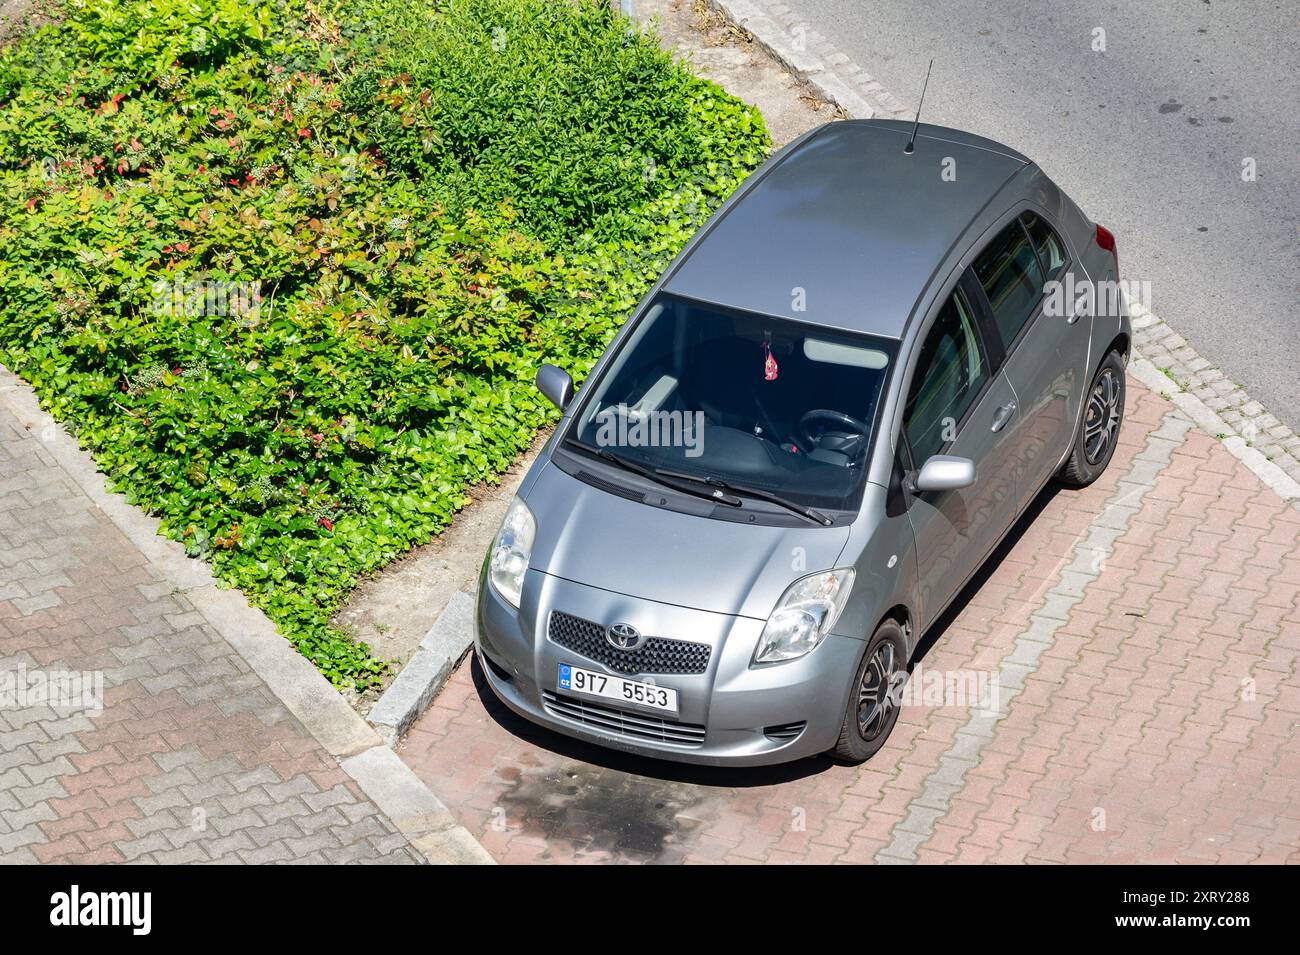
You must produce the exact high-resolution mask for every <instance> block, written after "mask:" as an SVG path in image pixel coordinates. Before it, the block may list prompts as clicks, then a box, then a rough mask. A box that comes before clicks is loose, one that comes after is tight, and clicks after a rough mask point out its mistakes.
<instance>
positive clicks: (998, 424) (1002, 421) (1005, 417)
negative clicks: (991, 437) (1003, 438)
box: [992, 401, 1016, 431]
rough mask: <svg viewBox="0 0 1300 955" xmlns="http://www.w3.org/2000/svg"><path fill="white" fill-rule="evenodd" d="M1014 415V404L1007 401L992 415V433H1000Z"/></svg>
mask: <svg viewBox="0 0 1300 955" xmlns="http://www.w3.org/2000/svg"><path fill="white" fill-rule="evenodd" d="M1015 413H1016V403H1015V402H1014V401H1008V402H1007V403H1006V404H1004V405H1003V406H1002V407H1001V408H999V409H998V410H997V412H996V413H995V414H994V415H993V428H992V430H993V431H1001V430H1002V429H1003V428H1005V427H1006V426H1007V422H1008V421H1010V420H1011V416H1012V415H1013V414H1015Z"/></svg>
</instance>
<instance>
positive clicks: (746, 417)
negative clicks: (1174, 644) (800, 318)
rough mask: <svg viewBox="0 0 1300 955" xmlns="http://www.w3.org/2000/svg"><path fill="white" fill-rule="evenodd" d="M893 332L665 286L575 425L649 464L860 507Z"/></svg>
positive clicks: (592, 446) (591, 446) (575, 434)
mask: <svg viewBox="0 0 1300 955" xmlns="http://www.w3.org/2000/svg"><path fill="white" fill-rule="evenodd" d="M896 347H897V343H896V342H895V341H893V340H890V339H882V338H876V337H873V336H869V335H856V334H850V333H847V332H841V331H835V330H833V329H829V328H821V327H818V326H815V325H809V324H807V323H805V322H796V321H791V320H789V319H783V318H777V317H774V316H769V315H758V314H754V313H750V312H743V311H740V310H736V309H730V308H727V307H725V306H721V305H712V304H709V303H706V302H697V301H693V300H691V299H686V298H681V297H679V296H675V295H671V294H668V293H661V294H660V295H659V296H658V297H657V298H656V299H655V301H654V302H653V303H652V304H651V305H650V307H649V308H648V309H647V310H646V312H645V313H644V315H643V316H642V317H641V318H640V319H639V320H638V322H637V324H636V326H635V327H634V328H633V329H632V330H631V331H630V333H629V335H628V337H627V339H626V341H625V342H624V343H623V345H622V346H621V347H620V348H619V350H618V352H617V353H616V354H615V355H614V356H613V358H612V359H611V360H610V362H609V364H608V366H607V367H606V369H605V370H603V371H602V372H601V374H600V375H599V377H598V378H597V379H596V380H591V379H588V381H587V382H585V383H584V384H583V392H584V393H585V397H584V399H583V403H582V405H580V407H579V408H578V410H577V411H576V412H575V413H574V418H573V424H572V425H571V427H570V430H569V432H568V434H567V436H566V437H567V438H570V439H573V440H574V441H576V442H577V444H578V445H579V448H580V449H581V448H586V449H587V450H592V451H609V452H612V453H614V454H616V455H618V456H619V457H620V458H623V459H625V460H629V461H632V462H634V463H635V464H638V465H640V466H642V467H646V468H652V469H653V468H666V469H669V470H671V471H673V472H676V473H678V474H688V475H692V476H695V477H699V478H704V479H719V480H722V481H726V482H727V483H729V484H734V485H743V486H745V487H749V488H757V489H759V490H762V491H767V492H771V493H776V494H779V495H781V496H782V497H785V498H788V499H790V500H793V501H796V502H798V503H799V504H801V505H804V506H807V507H813V508H817V509H820V510H854V509H855V508H856V507H857V505H858V502H859V501H860V500H861V496H862V486H863V482H864V480H865V472H866V467H865V463H866V462H867V461H869V460H870V451H871V446H872V442H873V439H874V431H875V421H876V410H877V408H878V407H879V402H880V395H881V393H882V390H883V388H884V385H885V382H886V380H887V379H888V377H889V371H890V365H891V363H892V360H893V356H894V351H895V348H896Z"/></svg>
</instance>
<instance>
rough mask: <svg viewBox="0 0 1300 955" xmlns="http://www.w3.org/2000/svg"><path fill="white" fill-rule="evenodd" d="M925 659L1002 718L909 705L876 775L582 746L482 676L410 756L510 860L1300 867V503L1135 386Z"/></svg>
mask: <svg viewBox="0 0 1300 955" xmlns="http://www.w3.org/2000/svg"><path fill="white" fill-rule="evenodd" d="M1129 387H1130V391H1129V399H1128V400H1129V405H1128V414H1127V420H1126V423H1125V425H1124V429H1123V431H1122V433H1121V444H1120V447H1119V448H1118V450H1117V451H1116V454H1115V458H1114V460H1113V461H1112V462H1111V465H1110V467H1109V469H1108V470H1107V471H1106V473H1105V474H1104V475H1103V477H1102V479H1101V480H1099V481H1098V482H1097V483H1096V484H1094V485H1093V486H1092V487H1090V488H1087V489H1085V490H1083V491H1079V492H1074V491H1067V490H1055V489H1051V488H1049V489H1048V490H1046V491H1045V492H1044V493H1043V494H1042V495H1040V498H1039V500H1038V502H1037V503H1036V505H1035V506H1034V508H1032V509H1031V513H1030V515H1028V518H1027V519H1026V520H1024V521H1022V522H1021V524H1020V526H1019V528H1018V530H1017V532H1016V533H1015V534H1013V537H1012V540H1011V542H1010V543H1009V546H1004V547H1003V548H1002V551H1001V554H1000V557H995V560H994V562H993V563H992V565H991V567H990V569H989V571H988V572H987V573H986V574H985V575H983V578H982V579H980V580H977V581H976V582H975V584H974V585H973V586H972V587H971V588H968V591H967V593H966V595H965V596H964V598H962V602H961V605H960V608H959V612H958V613H956V615H955V617H954V618H953V619H952V620H951V622H950V623H949V624H948V625H947V627H946V629H945V630H944V631H943V632H942V633H941V634H940V635H938V636H937V639H935V641H934V642H933V644H932V646H929V648H928V650H927V651H926V652H925V654H924V656H923V660H922V663H923V666H924V667H925V668H926V669H930V670H933V671H952V670H957V669H966V670H983V671H992V672H995V673H997V674H998V676H999V679H1000V684H1001V688H1002V693H1001V697H1002V699H1001V706H1002V713H1001V715H1000V718H990V717H986V716H982V715H981V714H980V713H979V712H978V711H973V710H971V709H967V708H964V707H926V706H913V707H907V708H905V709H904V711H903V716H902V718H901V720H900V723H899V725H898V727H897V729H896V730H895V732H894V735H893V737H892V738H891V739H890V741H889V743H888V744H887V745H886V746H885V748H884V749H883V750H881V752H880V753H879V754H877V755H876V757H874V758H873V759H872V760H871V761H870V762H869V763H867V764H865V765H864V766H862V767H844V766H836V765H832V764H830V763H829V762H824V761H817V760H812V761H805V762H803V763H799V764H794V765H791V766H787V767H778V768H774V769H761V770H760V769H755V770H744V771H739V770H737V771H722V770H700V769H693V768H687V767H681V766H676V765H673V764H669V763H660V762H657V761H653V760H645V759H637V758H631V757H624V756H620V755H616V754H613V753H611V752H608V751H604V750H600V749H597V748H594V747H590V746H586V745H583V744H579V743H576V742H574V741H571V740H568V739H566V738H563V737H560V736H558V735H556V734H553V733H550V732H548V731H544V730H541V729H539V728H536V727H533V726H532V725H530V724H526V723H523V722H522V721H520V720H519V719H517V718H515V717H514V716H513V715H512V714H510V713H509V712H508V711H506V710H504V708H503V707H501V706H500V705H499V704H498V703H496V701H495V700H494V699H493V697H492V695H491V691H490V689H488V688H487V687H486V686H485V685H483V684H482V682H481V678H476V677H475V675H474V673H473V672H472V669H471V666H470V664H469V663H466V664H464V665H463V666H462V667H461V669H460V670H459V671H458V672H457V674H456V675H455V677H454V678H453V679H452V681H451V683H450V684H449V685H448V688H447V689H446V690H445V691H444V692H443V694H442V695H441V697H439V698H438V699H437V700H436V701H435V703H434V705H433V706H432V707H431V708H430V709H429V710H428V711H427V712H426V713H425V715H424V716H423V717H422V718H421V719H420V720H419V721H417V723H416V724H415V727H414V728H413V729H412V731H411V733H410V735H409V736H408V737H407V740H406V742H405V744H404V747H403V748H402V750H401V755H402V758H403V759H404V760H405V761H406V762H407V763H408V764H409V765H410V766H411V767H412V768H413V769H415V771H416V772H417V773H418V774H420V775H421V776H422V777H423V778H425V779H427V780H430V781H431V782H432V781H436V783H437V787H438V791H439V793H440V794H441V795H442V797H443V798H444V799H445V800H446V801H447V802H448V803H449V805H450V807H451V809H452V811H453V812H454V813H455V814H456V816H457V818H458V819H459V820H460V821H461V822H462V823H463V824H464V825H465V826H466V827H467V828H469V830H470V831H471V832H472V833H473V834H474V835H475V836H476V837H478V838H479V839H480V840H481V841H482V842H483V844H484V846H486V847H487V848H488V850H489V851H491V852H492V853H493V854H494V855H495V856H496V857H497V858H498V859H499V860H500V861H503V862H525V861H546V862H564V861H583V862H871V861H875V862H882V863H890V862H910V861H920V862H947V861H955V862H1022V861H1029V862H1288V861H1289V862H1300V728H1298V727H1297V721H1298V720H1300V673H1297V667H1296V660H1297V652H1298V651H1300V511H1298V510H1297V509H1296V508H1295V507H1294V506H1292V505H1290V504H1288V503H1286V502H1284V501H1283V500H1282V499H1281V498H1279V497H1278V496H1277V495H1276V494H1275V493H1274V492H1273V491H1271V490H1269V489H1268V488H1267V487H1266V486H1265V485H1264V484H1263V483H1262V482H1261V481H1260V479H1259V478H1258V477H1256V475H1255V474H1254V473H1253V472H1252V471H1250V470H1249V469H1247V468H1246V467H1245V466H1244V465H1243V464H1242V463H1241V462H1240V461H1239V460H1238V459H1237V458H1236V457H1234V456H1233V455H1232V454H1230V453H1229V452H1228V451H1227V450H1226V449H1225V448H1224V446H1223V445H1222V444H1221V443H1219V442H1218V441H1216V440H1215V439H1214V438H1213V437H1211V436H1210V435H1209V434H1206V433H1205V432H1203V431H1201V430H1199V429H1198V428H1197V427H1196V426H1194V425H1193V423H1192V421H1191V420H1190V419H1189V418H1188V417H1187V416H1186V415H1185V414H1184V413H1183V412H1182V411H1181V410H1180V409H1179V408H1177V407H1175V406H1174V405H1173V404H1172V403H1171V402H1170V401H1168V400H1166V399H1165V398H1162V397H1161V396H1159V395H1157V394H1155V393H1153V392H1151V391H1150V390H1148V389H1147V388H1145V387H1144V386H1143V385H1142V384H1140V383H1139V382H1137V381H1136V380H1133V379H1132V378H1130V381H1129Z"/></svg>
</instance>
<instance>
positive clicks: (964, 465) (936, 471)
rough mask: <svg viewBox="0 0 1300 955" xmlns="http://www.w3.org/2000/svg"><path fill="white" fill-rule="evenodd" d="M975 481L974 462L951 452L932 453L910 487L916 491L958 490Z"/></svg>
mask: <svg viewBox="0 0 1300 955" xmlns="http://www.w3.org/2000/svg"><path fill="white" fill-rule="evenodd" d="M974 483H975V462H974V461H972V460H971V459H970V458H959V457H955V456H953V455H951V454H935V455H932V456H931V457H930V458H929V459H928V460H927V461H926V462H925V464H923V465H922V466H921V472H920V473H919V474H917V476H916V480H915V481H913V482H912V487H913V488H914V489H915V490H917V491H959V490H961V489H962V488H964V487H970V486H971V485H972V484H974Z"/></svg>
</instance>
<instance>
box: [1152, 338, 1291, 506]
mask: <svg viewBox="0 0 1300 955" xmlns="http://www.w3.org/2000/svg"><path fill="white" fill-rule="evenodd" d="M1129 374H1131V375H1132V376H1133V377H1134V378H1136V379H1137V380H1138V381H1140V382H1142V384H1144V385H1146V386H1147V387H1148V388H1150V389H1151V390H1152V391H1154V392H1155V393H1156V394H1158V395H1159V394H1163V395H1167V396H1168V397H1169V400H1170V401H1172V402H1173V403H1174V404H1175V405H1177V406H1178V407H1179V408H1181V409H1182V410H1183V411H1184V412H1185V413H1186V414H1187V416H1188V417H1189V418H1191V419H1192V420H1193V421H1194V422H1196V424H1197V426H1198V427H1199V428H1200V429H1201V430H1202V431H1204V432H1206V433H1207V434H1209V435H1210V437H1212V438H1215V437H1217V438H1218V440H1219V442H1220V443H1221V444H1222V445H1223V446H1224V447H1225V448H1227V449H1228V451H1229V452H1230V453H1231V454H1232V456H1233V457H1235V458H1236V459H1237V460H1238V461H1240V462H1241V463H1242V464H1244V465H1246V467H1248V468H1250V470H1251V471H1253V472H1254V473H1255V476H1256V477H1257V478H1259V479H1260V480H1261V481H1263V482H1264V483H1265V484H1266V485H1268V487H1269V488H1271V489H1272V490H1273V492H1274V493H1275V494H1277V496H1278V497H1280V498H1282V500H1284V501H1295V500H1300V481H1296V480H1295V479H1294V478H1293V477H1291V476H1290V475H1289V474H1287V473H1286V472H1285V471H1283V470H1282V469H1281V468H1280V467H1278V466H1277V465H1276V464H1274V463H1273V462H1272V461H1270V460H1269V459H1268V458H1266V457H1264V455H1262V454H1261V453H1260V452H1259V451H1257V450H1255V449H1254V448H1252V447H1250V446H1249V445H1248V444H1247V443H1246V441H1245V439H1244V438H1241V437H1240V436H1238V435H1236V434H1234V433H1233V429H1232V427H1231V426H1230V425H1229V424H1228V423H1227V422H1226V421H1224V420H1223V419H1222V418H1221V417H1219V415H1218V414H1216V413H1215V412H1214V410H1213V409H1211V408H1210V406H1209V405H1207V404H1206V403H1205V402H1203V401H1202V400H1201V399H1200V398H1198V397H1196V395H1194V394H1192V393H1191V392H1189V391H1184V390H1183V389H1182V388H1181V387H1180V386H1179V384H1178V382H1176V381H1174V380H1173V379H1172V378H1170V377H1169V376H1168V375H1166V374H1165V373H1164V372H1162V371H1161V370H1160V369H1159V368H1157V367H1156V366H1155V365H1153V364H1152V363H1151V362H1150V361H1148V360H1147V359H1145V358H1142V357H1135V358H1134V359H1133V361H1131V362H1130V363H1129Z"/></svg>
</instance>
